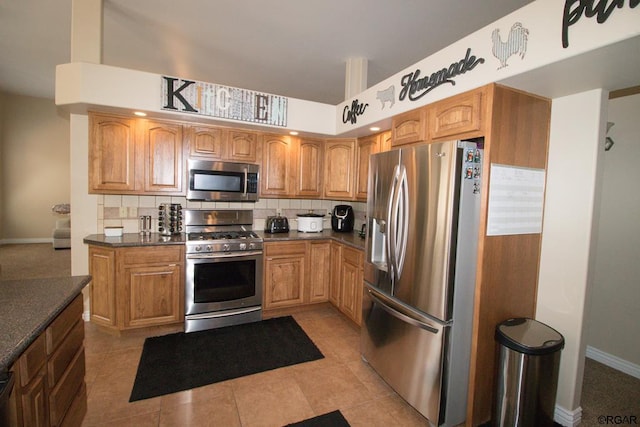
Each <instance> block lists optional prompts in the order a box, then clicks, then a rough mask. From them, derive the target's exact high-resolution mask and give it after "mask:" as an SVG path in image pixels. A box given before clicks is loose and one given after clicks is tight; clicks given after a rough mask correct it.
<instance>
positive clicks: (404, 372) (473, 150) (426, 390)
mask: <svg viewBox="0 0 640 427" xmlns="http://www.w3.org/2000/svg"><path fill="white" fill-rule="evenodd" d="M482 155H483V151H482V147H481V145H478V144H476V143H473V142H467V141H464V142H463V141H449V142H443V143H435V144H421V145H418V146H414V147H407V148H402V149H397V150H392V151H388V152H384V153H378V154H374V155H372V156H371V158H370V164H369V188H368V191H369V197H368V200H367V230H368V233H367V240H366V260H365V273H364V278H365V283H364V284H365V287H364V297H363V313H362V314H363V319H362V321H363V327H362V336H361V350H362V355H363V358H364V359H365V360H366V361H367V362H368V363H369V364H370V366H371V367H372V368H373V369H374V370H376V371H377V372H378V374H380V376H381V377H382V378H383V379H384V380H385V381H386V382H387V383H388V384H389V385H390V386H391V387H392V388H393V389H395V391H396V392H397V393H398V394H399V395H400V396H402V397H403V398H404V399H405V400H406V401H407V402H408V403H409V404H411V405H412V406H413V407H414V408H416V409H417V410H418V411H419V412H420V413H422V414H423V415H424V416H425V417H426V418H427V419H428V420H429V422H430V423H431V424H432V425H444V426H454V425H457V424H460V423H462V422H464V420H465V418H466V416H465V415H466V406H467V390H468V379H469V355H470V351H471V333H472V321H473V298H474V289H475V269H476V257H477V242H478V222H479V217H480V188H481V185H480V180H481V172H482Z"/></svg>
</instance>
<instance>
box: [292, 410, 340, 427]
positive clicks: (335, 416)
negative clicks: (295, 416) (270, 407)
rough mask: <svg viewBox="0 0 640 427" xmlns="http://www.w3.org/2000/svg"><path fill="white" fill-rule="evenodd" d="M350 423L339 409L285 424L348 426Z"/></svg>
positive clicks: (329, 426)
mask: <svg viewBox="0 0 640 427" xmlns="http://www.w3.org/2000/svg"><path fill="white" fill-rule="evenodd" d="M349 426H350V424H349V423H348V422H347V420H346V419H345V418H344V416H343V415H342V412H340V411H333V412H329V413H328V414H324V415H318V416H317V417H313V418H309V419H308V420H304V421H300V422H298V423H293V424H287V427H349Z"/></svg>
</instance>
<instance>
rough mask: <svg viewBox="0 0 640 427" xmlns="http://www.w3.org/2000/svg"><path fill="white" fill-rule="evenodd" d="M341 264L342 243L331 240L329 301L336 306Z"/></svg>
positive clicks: (337, 303) (338, 295)
mask: <svg viewBox="0 0 640 427" xmlns="http://www.w3.org/2000/svg"><path fill="white" fill-rule="evenodd" d="M341 265H342V245H341V244H340V243H338V242H336V241H331V277H330V280H329V302H330V303H331V304H333V305H335V306H336V307H338V306H339V305H340V283H341V279H340V277H341V275H340V274H341V273H340V268H341V267H340V266H341Z"/></svg>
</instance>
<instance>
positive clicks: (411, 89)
mask: <svg viewBox="0 0 640 427" xmlns="http://www.w3.org/2000/svg"><path fill="white" fill-rule="evenodd" d="M483 63H484V58H476V56H475V55H472V54H471V48H468V49H467V53H466V54H465V56H464V58H462V59H461V60H460V61H456V62H453V63H451V65H449V66H448V67H445V68H441V69H439V70H438V71H434V72H433V73H431V74H427V75H425V76H424V77H421V76H420V69H419V68H418V69H416V70H415V71H413V72H411V73H409V74H406V75H404V76H403V77H402V79H401V80H400V84H401V85H402V89H400V93H399V94H398V99H399V100H400V101H404V99H405V98H408V99H409V100H410V101H417V100H418V99H420V98H422V97H423V96H425V95H426V94H427V93H429V92H431V91H432V90H433V89H435V88H437V87H438V86H440V85H442V84H445V83H447V84H451V85H454V86H455V84H456V82H455V80H454V77H457V76H459V75H460V74H464V73H466V72H467V71H471V70H473V69H474V68H476V66H477V65H478V64H483Z"/></svg>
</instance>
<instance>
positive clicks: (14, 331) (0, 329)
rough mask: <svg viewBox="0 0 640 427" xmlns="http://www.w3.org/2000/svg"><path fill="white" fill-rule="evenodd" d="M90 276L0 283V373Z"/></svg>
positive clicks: (69, 300)
mask: <svg viewBox="0 0 640 427" xmlns="http://www.w3.org/2000/svg"><path fill="white" fill-rule="evenodd" d="M90 281H91V276H71V277H54V278H46V279H23V280H1V281H0V307H2V309H1V310H0V373H1V372H5V371H6V370H8V369H9V368H10V367H11V365H12V364H13V362H15V361H16V360H17V359H18V357H19V356H20V355H21V354H22V353H23V352H24V351H25V350H26V349H27V347H29V345H30V344H31V343H32V342H33V341H34V340H35V339H36V338H37V337H38V336H39V335H40V334H41V333H42V332H43V331H44V330H45V329H46V328H47V326H48V325H49V324H50V323H51V321H53V319H55V318H56V316H58V314H60V313H61V312H62V311H63V310H64V309H65V308H66V307H67V305H69V303H70V302H71V301H73V299H74V298H75V297H76V296H78V295H79V294H80V292H82V289H83V288H84V287H85V286H86V285H87V284H88V283H89V282H90Z"/></svg>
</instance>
